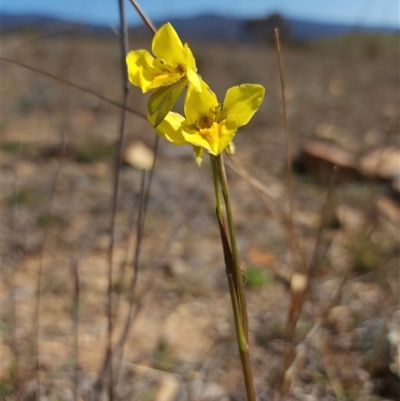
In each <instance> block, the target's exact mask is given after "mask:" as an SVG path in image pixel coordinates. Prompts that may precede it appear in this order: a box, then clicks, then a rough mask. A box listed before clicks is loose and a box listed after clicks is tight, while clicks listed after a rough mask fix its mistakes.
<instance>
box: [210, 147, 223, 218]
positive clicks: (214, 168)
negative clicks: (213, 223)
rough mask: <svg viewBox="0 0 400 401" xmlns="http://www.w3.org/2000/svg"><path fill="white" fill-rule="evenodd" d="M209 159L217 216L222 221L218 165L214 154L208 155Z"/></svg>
mask: <svg viewBox="0 0 400 401" xmlns="http://www.w3.org/2000/svg"><path fill="white" fill-rule="evenodd" d="M210 161H211V167H212V172H213V179H214V191H215V201H216V203H217V216H218V218H219V219H220V221H221V222H223V221H224V219H223V215H222V203H221V197H220V192H219V180H218V167H217V163H216V160H215V156H213V155H210Z"/></svg>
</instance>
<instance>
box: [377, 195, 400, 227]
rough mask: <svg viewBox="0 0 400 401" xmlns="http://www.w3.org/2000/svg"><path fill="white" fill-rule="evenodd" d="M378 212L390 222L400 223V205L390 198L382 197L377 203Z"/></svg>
mask: <svg viewBox="0 0 400 401" xmlns="http://www.w3.org/2000/svg"><path fill="white" fill-rule="evenodd" d="M377 208H378V211H379V212H380V213H381V214H383V215H384V216H385V217H386V218H387V219H389V220H390V221H392V222H394V223H396V224H398V223H400V205H399V204H398V203H397V202H396V201H394V200H393V199H391V198H388V197H383V198H380V199H379V200H378V202H377Z"/></svg>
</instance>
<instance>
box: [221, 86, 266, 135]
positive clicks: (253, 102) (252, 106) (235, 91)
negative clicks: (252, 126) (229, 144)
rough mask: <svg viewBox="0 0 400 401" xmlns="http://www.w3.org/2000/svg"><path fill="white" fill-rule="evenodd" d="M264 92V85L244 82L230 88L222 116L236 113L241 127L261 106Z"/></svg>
mask: <svg viewBox="0 0 400 401" xmlns="http://www.w3.org/2000/svg"><path fill="white" fill-rule="evenodd" d="M264 94H265V89H264V87H263V86H261V85H256V84H243V85H240V86H234V87H233V88H230V89H228V91H227V92H226V95H225V100H224V105H223V113H222V118H226V117H227V116H228V115H230V114H234V115H235V116H236V118H237V121H238V126H239V127H241V126H243V125H246V124H247V123H248V122H249V121H250V119H251V118H252V117H253V115H254V113H255V112H256V111H257V110H258V108H259V107H260V104H261V102H262V101H263V99H264Z"/></svg>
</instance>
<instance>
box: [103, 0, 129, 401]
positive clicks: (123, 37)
mask: <svg viewBox="0 0 400 401" xmlns="http://www.w3.org/2000/svg"><path fill="white" fill-rule="evenodd" d="M118 7H119V16H120V41H121V42H120V43H121V74H122V82H123V103H122V104H123V110H122V114H121V123H120V129H119V138H118V145H117V155H116V160H115V173H114V190H113V196H112V206H111V208H112V210H111V230H110V246H109V249H108V256H109V259H108V272H107V273H108V274H107V276H108V288H107V321H108V325H107V351H106V359H107V360H109V361H110V365H109V366H108V395H109V400H110V401H113V400H114V383H113V373H112V349H113V346H112V334H113V329H114V327H113V321H114V316H113V303H112V287H113V278H112V276H113V260H114V243H115V219H116V215H117V204H118V192H119V183H120V172H121V163H122V149H123V143H124V133H125V121H126V111H125V110H126V107H127V104H128V95H129V80H128V70H127V65H126V55H127V54H128V27H127V25H126V19H125V7H124V1H123V0H118Z"/></svg>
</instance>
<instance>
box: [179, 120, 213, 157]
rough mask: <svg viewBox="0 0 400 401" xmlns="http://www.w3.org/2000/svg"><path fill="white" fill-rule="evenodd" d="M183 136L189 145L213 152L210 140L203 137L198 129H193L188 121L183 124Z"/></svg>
mask: <svg viewBox="0 0 400 401" xmlns="http://www.w3.org/2000/svg"><path fill="white" fill-rule="evenodd" d="M182 135H183V137H184V139H185V140H186V142H187V143H190V144H192V145H193V146H199V147H201V148H204V149H207V150H208V151H209V152H211V147H210V144H209V142H208V140H207V139H206V138H204V137H203V135H201V134H200V132H199V131H197V130H196V129H191V128H190V127H189V126H188V125H187V121H186V122H185V123H183V124H182Z"/></svg>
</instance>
